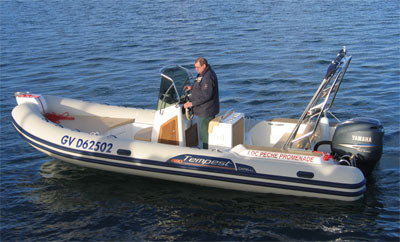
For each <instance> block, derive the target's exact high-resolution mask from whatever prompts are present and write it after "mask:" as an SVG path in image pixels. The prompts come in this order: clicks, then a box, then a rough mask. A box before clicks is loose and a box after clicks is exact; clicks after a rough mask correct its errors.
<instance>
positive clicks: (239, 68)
mask: <svg viewBox="0 0 400 242" xmlns="http://www.w3.org/2000/svg"><path fill="white" fill-rule="evenodd" d="M399 5H400V2H399V1H398V0H394V1H391V0H388V1H380V0H379V1H342V0H338V1H323V2H322V1H317V0H315V1H281V0H279V1H256V0H249V1H236V0H232V1H218V0H214V1H209V0H202V1H117V0H115V1H114V0H113V1H111V0H103V1H98V0H96V1H90V0H85V1H83V0H82V1H80V0H74V1H47V0H43V1H34V0H26V1H5V0H3V1H1V2H0V13H1V21H0V27H1V28H0V35H1V36H0V37H1V39H0V48H1V58H0V80H1V95H0V98H1V114H0V115H1V116H0V119H1V123H0V124H1V140H0V141H1V147H0V149H1V170H0V171H1V181H0V184H1V200H0V201H1V204H0V208H1V217H0V219H1V220H0V222H1V227H0V230H1V237H0V240H1V241H15V240H17V241H21V240H28V241H49V240H58V241H68V240H74V241H76V240H80V241H87V240H89V241H93V240H96V241H97V240H109V241H129V240H185V241H186V240H263V241H265V240H282V241H288V240H323V241H324V240H338V241H358V240H361V241H388V240H394V241H398V240H399V237H400V228H399V226H400V225H399V224H400V213H399V209H400V191H399V190H400V179H399V175H400V168H399V163H400V160H399V155H400V148H399V147H400V144H399V142H400V6H399ZM344 45H345V46H347V49H348V53H349V54H350V55H352V56H353V59H352V63H351V64H350V67H349V69H348V71H347V74H346V76H345V80H344V82H343V84H342V86H341V92H339V94H338V97H337V99H336V101H335V105H334V107H333V111H334V113H335V114H336V115H337V116H338V117H340V118H341V119H342V120H345V119H348V118H352V117H374V118H378V119H380V120H381V122H382V123H383V125H384V127H385V137H384V142H385V144H384V154H383V157H382V159H381V162H380V163H379V165H378V167H377V169H376V170H375V172H374V174H373V177H372V178H370V179H369V181H368V187H367V189H368V191H367V193H366V195H365V197H364V198H363V199H361V200H359V201H356V202H352V203H345V202H338V201H329V200H320V199H310V198H298V197H290V196H277V195H271V194H252V193H243V192H237V191H226V190H219V189H213V188H204V187H198V186H193V185H185V184H179V183H172V182H166V181H159V180H153V179H146V178H140V177H134V176H125V175H119V174H114V173H109V172H103V171H96V170H91V169H86V168H81V167H77V166H73V165H68V164H66V163H63V162H61V161H58V160H55V159H53V158H50V157H47V156H46V155H44V154H42V153H40V152H39V151H36V150H35V149H33V148H32V147H30V146H29V145H27V144H26V143H25V142H24V141H23V140H22V138H21V137H19V136H18V134H17V133H16V132H15V130H14V129H13V127H12V126H11V117H10V111H11V109H12V108H13V106H14V105H15V104H16V103H15V100H14V97H13V94H14V92H16V91H30V92H31V93H38V94H39V93H43V94H52V95H62V96H65V97H70V98H79V99H84V100H89V101H95V102H101V103H109V104H113V105H126V106H136V107H143V108H155V105H156V96H157V91H158V87H159V80H160V78H159V73H158V70H159V69H160V68H161V67H163V66H164V65H167V64H181V65H184V66H185V67H188V68H190V70H192V72H193V73H195V71H194V67H193V62H194V60H195V59H196V58H197V57H198V56H204V57H206V58H208V60H209V62H210V64H211V65H212V66H213V67H214V69H215V71H216V73H217V74H218V77H219V80H220V97H221V108H222V110H228V109H230V108H233V109H235V110H237V111H240V112H244V113H245V114H246V115H247V116H250V117H254V118H258V119H272V118H275V117H289V118H298V117H299V116H300V115H301V113H302V111H303V109H304V108H305V106H306V105H307V103H308V101H309V99H310V98H311V96H312V94H313V92H314V91H315V90H316V89H317V87H318V85H319V83H320V81H321V80H322V78H323V75H324V74H325V71H326V68H327V67H328V65H329V61H331V60H332V59H333V58H334V57H335V55H336V53H337V51H338V50H339V49H341V48H342V46H344Z"/></svg>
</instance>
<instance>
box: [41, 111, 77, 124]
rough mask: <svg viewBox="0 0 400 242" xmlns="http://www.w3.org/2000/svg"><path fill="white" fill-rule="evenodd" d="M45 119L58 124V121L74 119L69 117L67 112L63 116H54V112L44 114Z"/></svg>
mask: <svg viewBox="0 0 400 242" xmlns="http://www.w3.org/2000/svg"><path fill="white" fill-rule="evenodd" d="M45 117H46V118H47V119H48V120H50V121H51V122H53V123H56V124H59V123H60V120H75V118H74V117H70V116H69V113H68V112H65V113H63V114H56V113H55V112H52V113H46V115H45Z"/></svg>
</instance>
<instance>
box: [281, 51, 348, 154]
mask: <svg viewBox="0 0 400 242" xmlns="http://www.w3.org/2000/svg"><path fill="white" fill-rule="evenodd" d="M350 61H351V56H346V47H345V46H344V47H343V49H342V50H340V51H339V53H338V54H337V56H336V58H335V60H333V61H332V63H331V64H330V65H329V67H328V70H327V72H326V74H325V77H324V79H323V80H322V83H321V85H320V86H319V88H318V90H317V91H316V92H315V94H314V96H313V97H312V99H311V101H310V102H309V104H308V105H307V107H306V109H305V110H304V112H303V114H302V115H301V117H300V118H299V120H298V121H297V124H296V126H295V128H294V129H293V131H292V133H291V134H290V136H289V138H288V139H287V140H286V142H285V143H284V145H283V147H282V148H283V149H284V150H287V149H289V148H292V145H293V144H294V143H296V142H299V141H302V140H304V139H306V138H308V144H309V145H310V148H311V137H312V136H313V134H314V133H315V131H316V130H317V127H318V124H319V121H320V119H321V117H322V115H325V116H326V113H327V112H329V113H330V111H329V110H330V108H331V107H332V104H333V101H334V100H335V98H336V94H337V92H338V91H339V87H340V84H341V83H342V80H343V77H344V74H345V73H346V71H347V68H348V66H349V64H350ZM332 80H333V81H332ZM330 83H331V85H330V86H328V85H329V84H330ZM321 100H322V101H321ZM314 117H317V118H316V120H315V121H313V122H312V120H311V119H312V118H314ZM303 123H307V127H308V130H306V131H305V132H307V133H305V134H302V135H301V136H300V137H298V138H296V139H295V137H296V136H297V133H298V131H299V128H300V126H301V124H303Z"/></svg>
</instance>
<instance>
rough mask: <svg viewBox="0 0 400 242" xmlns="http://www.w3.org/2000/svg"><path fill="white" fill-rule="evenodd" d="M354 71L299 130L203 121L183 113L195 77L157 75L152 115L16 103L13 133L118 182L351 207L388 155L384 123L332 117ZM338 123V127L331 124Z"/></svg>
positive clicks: (237, 119) (328, 85) (330, 76)
mask: <svg viewBox="0 0 400 242" xmlns="http://www.w3.org/2000/svg"><path fill="white" fill-rule="evenodd" d="M350 61H351V56H348V55H346V50H345V48H343V49H342V50H341V51H340V52H339V53H338V55H337V57H336V58H335V59H334V60H333V61H332V63H331V64H330V65H329V68H328V71H327V73H326V75H325V77H324V79H323V81H322V83H321V84H320V86H319V88H318V89H317V91H316V92H315V94H314V96H313V97H312V99H311V101H310V102H309V104H308V105H307V107H306V108H305V110H304V112H303V113H302V114H301V116H300V118H299V119H298V120H295V119H287V118H279V119H274V120H254V119H249V118H246V116H245V114H243V113H240V112H235V111H228V112H226V113H224V114H222V115H220V116H218V117H216V118H215V119H214V120H212V121H211V122H210V125H209V147H208V149H202V147H201V145H200V144H201V143H202V142H201V141H200V140H199V135H198V132H199V131H198V124H197V122H198V120H197V118H196V117H194V118H192V115H190V110H185V109H184V108H183V103H184V102H185V101H187V100H188V99H190V94H187V93H185V91H184V86H185V85H188V84H190V82H191V81H192V79H191V73H190V72H189V71H188V70H187V69H185V68H183V67H181V66H168V67H166V68H163V69H162V70H161V85H160V91H159V96H158V103H157V109H156V110H148V109H140V108H131V107H122V106H110V105H105V104H98V103H92V102H86V101H80V100H75V99H69V98H63V97H56V96H50V95H34V94H29V93H16V94H15V95H16V100H17V103H18V105H17V106H16V107H15V108H14V109H13V111H12V122H13V125H14V127H15V128H16V130H17V131H18V132H19V133H20V134H21V135H22V137H23V138H24V139H25V140H26V141H27V142H28V143H29V144H31V145H32V146H33V147H35V148H36V149H38V150H39V151H42V152H44V153H46V154H48V155H49V156H52V157H54V158H56V159H59V160H63V161H66V162H69V163H72V164H76V165H80V166H85V167H90V168H95V169H102V170H107V171H112V172H119V173H126V174H132V175H138V176H145V177H152V178H157V179H165V180H171V181H177V182H185V183H192V184H198V185H203V186H210V187H217V188H224V189H233V190H240V191H246V192H258V193H275V194H284V195H294V196H307V197H318V198H327V199H337V200H345V201H354V200H357V199H359V198H361V197H362V196H363V194H364V192H365V191H366V178H365V177H367V175H368V174H369V173H370V172H371V171H372V169H373V168H374V167H375V165H376V163H377V162H378V161H379V159H380V157H381V154H382V140H383V133H384V130H383V127H382V125H381V124H380V122H379V121H378V120H375V119H368V118H354V119H350V120H347V121H344V122H340V121H339V120H338V119H337V118H336V117H335V116H333V114H332V113H331V111H330V108H331V107H332V104H333V101H334V99H335V97H336V94H337V92H338V90H339V87H340V84H341V82H342V80H343V77H344V74H345V72H346V70H347V67H348V65H349V63H350ZM332 117H333V118H332Z"/></svg>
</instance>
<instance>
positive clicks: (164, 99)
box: [157, 65, 192, 110]
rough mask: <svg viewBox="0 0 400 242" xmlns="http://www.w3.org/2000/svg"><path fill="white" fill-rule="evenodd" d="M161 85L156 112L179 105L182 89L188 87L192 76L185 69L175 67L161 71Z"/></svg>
mask: <svg viewBox="0 0 400 242" xmlns="http://www.w3.org/2000/svg"><path fill="white" fill-rule="evenodd" d="M160 72H161V84H160V92H159V94H158V102H157V110H160V109H163V108H166V107H168V106H171V105H175V104H177V103H179V99H180V97H181V96H182V95H183V94H184V93H183V92H184V90H183V89H184V87H185V86H186V85H190V79H191V78H192V74H191V73H190V71H189V70H187V69H186V68H184V67H182V66H179V65H176V66H168V67H164V68H163V69H161V71H160Z"/></svg>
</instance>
